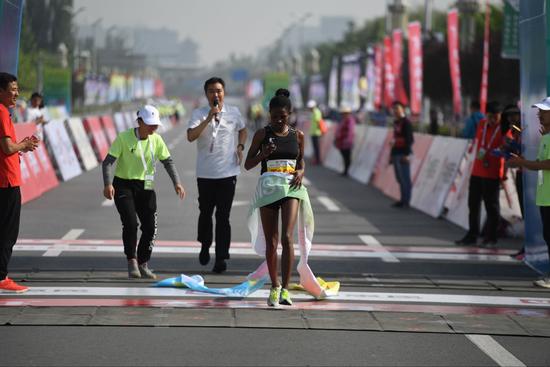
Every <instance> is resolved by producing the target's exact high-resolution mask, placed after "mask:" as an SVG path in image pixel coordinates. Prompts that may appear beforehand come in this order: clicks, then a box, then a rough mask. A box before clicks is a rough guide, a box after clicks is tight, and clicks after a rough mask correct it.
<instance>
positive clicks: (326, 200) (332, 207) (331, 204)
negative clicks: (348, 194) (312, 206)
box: [317, 196, 340, 212]
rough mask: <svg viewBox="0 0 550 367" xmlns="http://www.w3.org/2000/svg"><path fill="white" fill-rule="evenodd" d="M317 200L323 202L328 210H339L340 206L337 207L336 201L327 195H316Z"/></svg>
mask: <svg viewBox="0 0 550 367" xmlns="http://www.w3.org/2000/svg"><path fill="white" fill-rule="evenodd" d="M317 200H319V201H320V202H321V204H323V205H324V206H325V208H327V210H328V211H329V212H339V211H340V208H339V207H338V205H336V203H335V202H334V201H332V200H331V199H330V198H328V197H327V196H319V197H317Z"/></svg>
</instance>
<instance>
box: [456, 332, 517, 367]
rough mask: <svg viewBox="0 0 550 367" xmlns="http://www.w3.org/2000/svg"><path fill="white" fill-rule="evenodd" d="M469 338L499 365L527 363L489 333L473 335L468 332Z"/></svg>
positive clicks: (510, 365)
mask: <svg viewBox="0 0 550 367" xmlns="http://www.w3.org/2000/svg"><path fill="white" fill-rule="evenodd" d="M466 338H468V339H469V340H470V341H471V342H472V343H474V344H475V345H476V346H477V347H478V348H479V349H481V351H482V352H483V353H485V354H487V355H488V356H489V357H491V359H492V360H493V361H495V362H496V363H497V364H498V365H499V366H502V367H504V366H506V367H512V366H514V367H525V364H524V363H523V362H522V361H520V360H519V359H517V358H516V357H515V356H514V355H513V354H512V353H510V352H508V351H507V350H506V348H504V347H503V346H502V345H500V344H499V343H498V342H497V341H496V340H495V339H493V338H491V337H490V336H489V335H472V334H467V335H466Z"/></svg>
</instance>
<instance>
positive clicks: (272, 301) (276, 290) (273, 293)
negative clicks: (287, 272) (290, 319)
mask: <svg viewBox="0 0 550 367" xmlns="http://www.w3.org/2000/svg"><path fill="white" fill-rule="evenodd" d="M280 295H281V286H278V287H271V290H270V291H269V298H268V299H267V305H268V306H270V307H277V306H279V297H280Z"/></svg>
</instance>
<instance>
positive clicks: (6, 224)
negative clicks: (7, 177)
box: [0, 186, 21, 280]
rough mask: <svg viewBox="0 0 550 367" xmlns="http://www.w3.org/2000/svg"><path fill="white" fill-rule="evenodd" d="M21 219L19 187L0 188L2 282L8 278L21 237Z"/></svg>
mask: <svg viewBox="0 0 550 367" xmlns="http://www.w3.org/2000/svg"><path fill="white" fill-rule="evenodd" d="M20 217H21V191H20V189H19V187H18V186H17V187H7V188H0V280H4V279H6V277H7V276H8V264H9V262H10V259H11V253H12V251H13V246H14V245H15V243H16V242H17V236H18V235H19V219H20Z"/></svg>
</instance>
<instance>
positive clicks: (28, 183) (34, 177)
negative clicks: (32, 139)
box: [15, 123, 42, 202]
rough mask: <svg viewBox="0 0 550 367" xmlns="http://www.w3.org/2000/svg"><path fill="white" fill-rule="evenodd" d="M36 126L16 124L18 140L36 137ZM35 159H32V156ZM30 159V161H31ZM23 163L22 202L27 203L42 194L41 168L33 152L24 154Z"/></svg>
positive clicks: (32, 124)
mask: <svg viewBox="0 0 550 367" xmlns="http://www.w3.org/2000/svg"><path fill="white" fill-rule="evenodd" d="M35 132H36V125H35V124H34V123H27V124H16V125H15V134H16V136H17V140H18V141H21V140H22V139H23V138H25V137H27V136H31V135H34V134H35ZM31 155H32V156H33V158H30V156H31ZM29 158H30V159H29ZM20 162H21V201H22V202H27V201H29V200H32V199H34V198H36V197H38V196H40V195H41V194H42V188H41V186H40V181H39V175H40V171H41V169H40V166H39V164H38V160H37V159H36V158H34V155H33V152H27V153H23V154H22V155H21V158H20Z"/></svg>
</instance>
